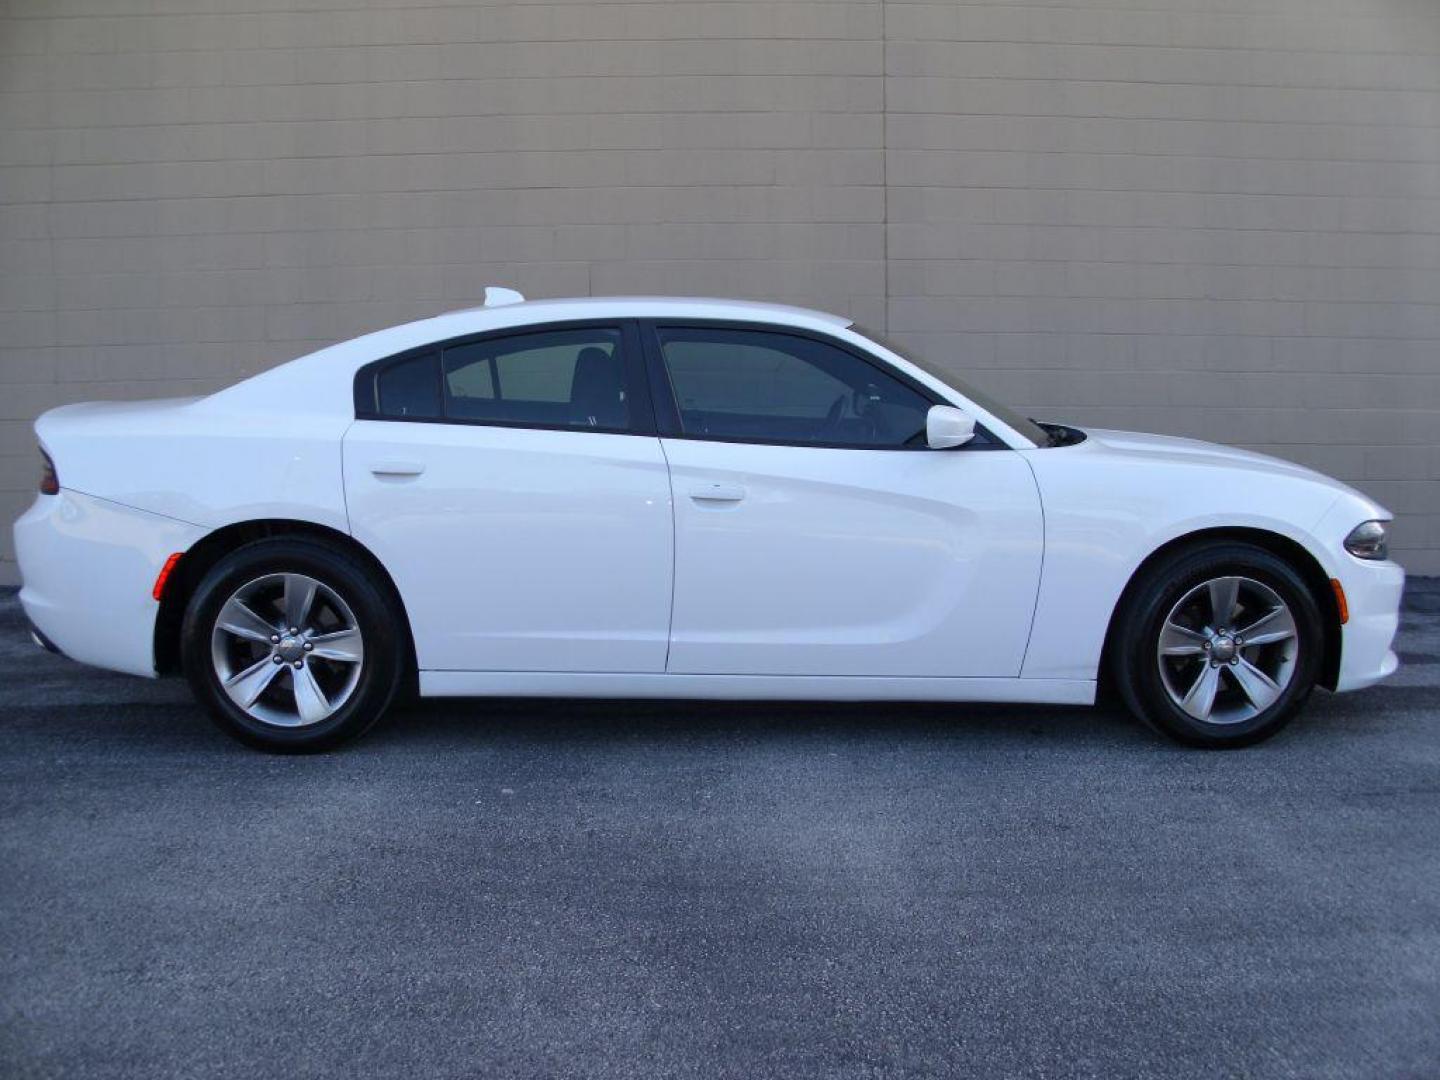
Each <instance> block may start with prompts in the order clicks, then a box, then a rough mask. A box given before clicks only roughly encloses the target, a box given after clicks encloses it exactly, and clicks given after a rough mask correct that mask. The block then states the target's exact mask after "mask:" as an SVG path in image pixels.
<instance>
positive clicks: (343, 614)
mask: <svg viewBox="0 0 1440 1080" xmlns="http://www.w3.org/2000/svg"><path fill="white" fill-rule="evenodd" d="M402 618H403V615H401V613H400V612H399V611H397V610H396V605H395V602H394V600H393V599H392V598H391V597H390V595H389V593H388V590H386V589H385V588H383V587H382V586H381V585H380V584H379V583H378V582H376V581H375V580H374V579H373V576H372V574H371V573H370V571H369V570H368V569H367V568H366V567H365V566H363V565H362V564H360V563H359V562H357V561H356V560H354V559H353V558H351V557H350V556H349V555H348V554H347V553H345V552H343V551H341V550H339V549H338V548H334V547H331V546H329V545H327V544H324V543H322V542H317V541H312V540H301V539H295V540H284V539H279V540H263V541H259V542H256V543H253V544H247V545H246V546H244V547H242V548H240V549H239V550H237V551H235V552H233V553H232V554H230V555H228V556H226V557H225V558H224V559H222V560H220V562H219V563H217V564H216V565H215V566H214V567H213V568H212V569H211V571H210V572H209V573H208V574H207V575H206V576H205V579H204V580H203V581H202V582H201V583H200V586H199V588H198V589H197V590H196V592H195V595H194V596H193V597H192V598H191V601H190V605H189V607H188V609H187V611H186V615H185V622H184V626H183V627H182V629H181V654H182V661H183V664H184V668H185V674H186V677H187V678H188V679H189V682H190V685H191V687H192V689H193V690H194V692H195V695H196V697H197V698H199V700H200V701H201V702H202V703H203V704H204V705H205V706H206V708H207V709H208V710H209V712H210V715H211V716H212V717H213V718H214V720H215V721H216V723H217V724H218V725H219V726H220V727H221V728H222V729H223V730H225V731H226V732H228V733H229V734H231V735H233V736H235V737H236V738H238V739H240V740H241V741H242V742H245V743H248V744H249V745H251V746H255V747H258V748H260V749H264V750H277V751H311V750H325V749H329V748H330V747H333V746H335V745H337V744H338V743H340V742H343V741H344V740H346V739H349V738H354V737H355V736H356V735H359V734H360V733H362V732H363V731H365V730H366V729H367V728H369V727H370V726H371V725H372V724H374V723H375V721H376V720H378V719H379V718H380V716H381V715H382V714H383V713H384V711H385V709H386V708H387V707H388V706H389V704H390V702H391V701H392V700H393V698H394V696H395V693H396V690H397V689H398V687H399V685H400V680H401V675H402V672H403V670H404V656H405V652H404V649H403V643H402V641H401V638H400V634H399V632H398V628H399V627H400V626H402V625H403V624H402V622H401V620H402Z"/></svg>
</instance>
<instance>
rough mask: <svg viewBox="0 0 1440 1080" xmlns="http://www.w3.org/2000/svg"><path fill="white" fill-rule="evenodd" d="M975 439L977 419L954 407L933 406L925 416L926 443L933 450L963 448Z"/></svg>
mask: <svg viewBox="0 0 1440 1080" xmlns="http://www.w3.org/2000/svg"><path fill="white" fill-rule="evenodd" d="M974 437H975V418H974V417H973V416H971V415H970V414H969V413H967V412H966V411H965V410H964V409H957V408H955V406H953V405H932V406H930V411H929V412H928V413H926V414H925V443H926V445H927V446H929V447H930V449H931V450H949V449H950V448H951V447H952V446H963V445H964V444H965V443H967V442H969V441H970V440H971V439H973V438H974Z"/></svg>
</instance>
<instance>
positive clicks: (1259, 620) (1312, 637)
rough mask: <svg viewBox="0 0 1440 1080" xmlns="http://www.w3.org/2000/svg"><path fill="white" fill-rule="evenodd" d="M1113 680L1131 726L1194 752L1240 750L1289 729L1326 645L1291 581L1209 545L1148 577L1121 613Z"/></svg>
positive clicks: (1226, 547) (1255, 559)
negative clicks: (1138, 724)
mask: <svg viewBox="0 0 1440 1080" xmlns="http://www.w3.org/2000/svg"><path fill="white" fill-rule="evenodd" d="M1121 620H1122V621H1121V623H1120V626H1119V636H1118V639H1117V643H1116V644H1117V648H1116V651H1115V676H1116V682H1117V683H1118V685H1119V689H1120V692H1121V694H1122V695H1123V696H1124V698H1125V701H1126V703H1127V704H1128V705H1129V707H1130V709H1131V711H1132V712H1134V713H1135V714H1136V715H1137V716H1139V717H1140V718H1141V719H1143V720H1145V721H1146V722H1148V723H1149V724H1151V725H1152V726H1153V727H1155V728H1157V729H1159V730H1160V731H1161V732H1163V733H1165V734H1167V735H1169V736H1171V737H1172V738H1174V739H1177V740H1179V741H1180V742H1183V743H1187V744H1189V745H1192V746H1202V747H1211V748H1222V747H1238V746H1248V745H1251V744H1253V743H1257V742H1259V741H1261V740H1262V739H1267V738H1269V737H1270V736H1272V735H1274V734H1275V733H1276V732H1278V731H1279V730H1280V729H1281V728H1283V727H1284V726H1285V725H1286V724H1288V723H1289V722H1290V721H1291V720H1292V719H1293V718H1294V716H1295V714H1296V713H1297V712H1299V710H1300V707H1301V706H1302V705H1303V704H1304V703H1305V700H1306V698H1308V697H1309V695H1310V691H1311V690H1312V689H1313V688H1314V686H1315V681H1316V679H1317V677H1318V675H1319V670H1320V660H1321V653H1322V650H1323V646H1324V633H1323V629H1322V624H1321V614H1320V609H1319V606H1318V605H1317V604H1316V602H1315V597H1314V595H1313V594H1312V593H1311V591H1310V589H1309V588H1308V586H1307V585H1306V584H1305V581H1304V579H1303V578H1301V576H1300V575H1299V574H1298V573H1297V572H1296V571H1295V569H1294V568H1293V567H1292V566H1290V564H1289V563H1287V562H1285V561H1284V560H1283V559H1280V558H1278V557H1277V556H1275V555H1273V554H1272V553H1270V552H1269V551H1266V550H1264V549H1263V548H1258V547H1253V546H1251V545H1249V544H1241V543H1213V544H1206V545H1203V546H1199V547H1194V548H1189V549H1187V550H1182V551H1180V552H1177V553H1176V554H1174V555H1172V556H1171V557H1169V558H1167V559H1165V560H1163V561H1162V562H1160V563H1159V564H1157V565H1156V566H1154V567H1152V568H1150V570H1149V571H1148V572H1147V573H1146V575H1145V577H1144V578H1143V579H1141V580H1140V581H1139V582H1137V585H1136V588H1135V590H1134V591H1133V592H1132V595H1131V596H1130V598H1129V600H1128V602H1127V606H1126V609H1125V610H1124V611H1123V612H1122V613H1121Z"/></svg>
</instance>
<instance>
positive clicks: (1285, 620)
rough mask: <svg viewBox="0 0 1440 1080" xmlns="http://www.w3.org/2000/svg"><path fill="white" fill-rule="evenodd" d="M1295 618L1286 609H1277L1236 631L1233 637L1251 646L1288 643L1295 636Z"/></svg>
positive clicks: (1246, 645) (1247, 646)
mask: <svg viewBox="0 0 1440 1080" xmlns="http://www.w3.org/2000/svg"><path fill="white" fill-rule="evenodd" d="M1295 632H1296V631H1295V617H1294V616H1293V615H1291V614H1290V609H1289V608H1287V607H1277V608H1275V609H1274V610H1273V611H1269V612H1267V613H1266V614H1264V615H1261V616H1260V618H1258V619H1256V620H1255V621H1254V622H1252V623H1251V624H1250V625H1249V626H1246V627H1244V628H1242V629H1239V630H1236V631H1235V635H1236V636H1237V637H1239V638H1240V639H1241V640H1242V641H1244V642H1245V647H1246V648H1247V649H1248V648H1249V647H1250V646H1251V645H1273V644H1274V643H1275V642H1277V641H1288V640H1289V639H1290V638H1293V637H1294V636H1295Z"/></svg>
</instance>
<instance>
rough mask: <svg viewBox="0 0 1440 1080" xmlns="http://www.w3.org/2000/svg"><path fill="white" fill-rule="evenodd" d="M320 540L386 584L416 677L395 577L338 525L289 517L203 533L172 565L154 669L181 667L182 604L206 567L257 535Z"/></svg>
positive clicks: (412, 640)
mask: <svg viewBox="0 0 1440 1080" xmlns="http://www.w3.org/2000/svg"><path fill="white" fill-rule="evenodd" d="M280 538H286V539H310V540H318V541H321V542H322V543H326V544H329V545H330V546H332V547H336V548H339V549H340V550H342V551H345V552H346V553H348V554H350V555H352V556H354V557H355V558H356V559H358V560H359V561H360V562H361V563H362V564H364V565H365V566H366V567H367V568H368V569H369V570H371V572H373V573H374V574H375V578H376V580H377V581H379V582H380V583H381V586H382V587H383V588H385V589H387V590H388V591H389V592H390V594H391V596H392V598H393V599H394V601H395V603H396V604H397V605H398V606H399V609H400V612H401V615H402V616H403V622H404V626H403V629H404V632H405V650H406V660H407V664H408V676H407V677H408V678H409V680H410V681H412V682H413V681H414V679H415V677H416V675H415V673H416V670H417V664H416V659H415V636H414V633H413V632H412V630H411V627H410V614H409V612H408V611H407V610H406V607H405V599H404V597H402V596H401V595H400V590H399V589H398V588H397V587H396V585H395V579H394V578H392V577H391V576H390V572H389V571H388V570H386V569H385V564H384V563H382V562H381V561H380V560H379V559H378V558H376V556H375V554H374V553H373V552H372V551H371V550H370V549H369V548H367V547H366V546H365V545H364V544H362V543H360V541H358V540H356V539H355V538H354V537H353V536H351V535H349V534H348V533H344V532H341V531H340V530H339V529H333V528H330V527H329V526H327V525H320V524H317V523H315V522H311V521H297V520H292V519H287V518H260V519H256V520H252V521H240V522H235V523H233V524H230V525H225V526H223V527H221V528H219V529H216V530H215V531H214V532H211V533H207V534H206V535H205V536H203V537H201V538H200V539H199V540H197V541H196V542H195V543H194V544H192V545H191V547H190V548H189V550H187V551H186V552H185V554H184V555H182V556H181V558H180V561H179V562H177V563H176V564H175V569H174V572H173V573H172V574H171V576H170V577H169V579H168V580H167V581H166V582H165V590H164V594H163V595H162V597H161V599H160V609H159V611H158V612H157V613H156V616H155V670H156V672H157V673H158V674H161V675H171V674H175V673H177V672H178V671H179V670H180V626H181V623H182V622H184V619H185V609H186V608H187V607H188V606H189V605H190V598H191V597H192V596H194V595H195V590H196V588H198V587H199V585H200V582H201V581H203V580H204V578H205V575H206V574H207V573H209V572H210V569H211V568H212V567H213V566H214V565H215V564H216V563H218V562H219V561H220V560H221V559H223V558H224V557H225V556H226V555H228V554H230V553H231V552H232V551H235V550H237V549H239V548H240V547H243V546H244V545H245V544H249V543H253V542H255V541H256V540H271V539H280Z"/></svg>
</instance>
